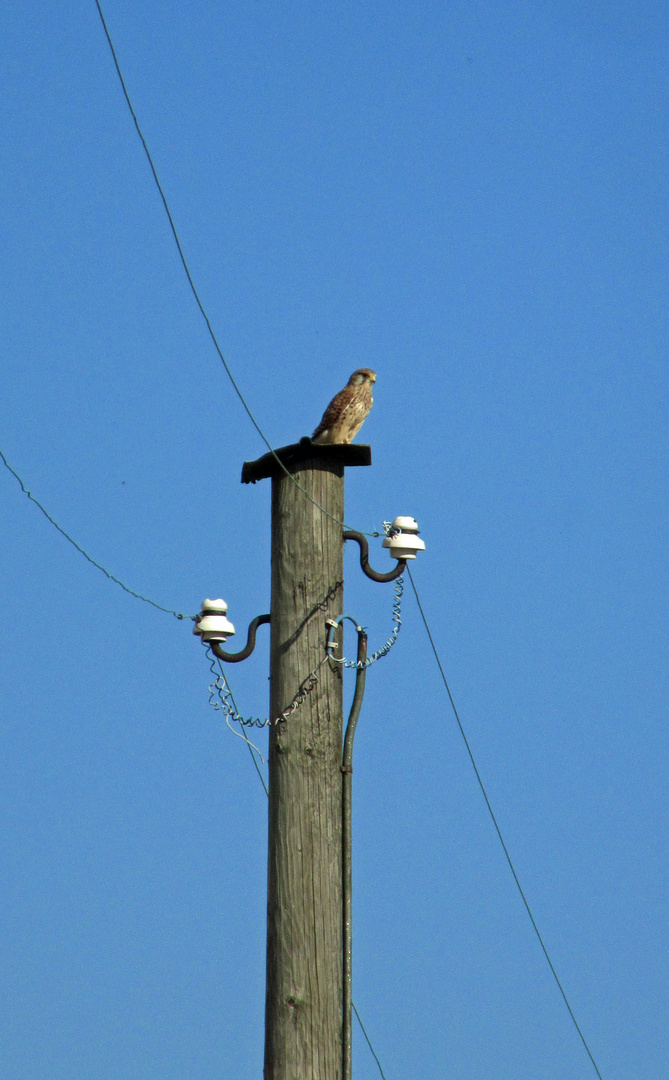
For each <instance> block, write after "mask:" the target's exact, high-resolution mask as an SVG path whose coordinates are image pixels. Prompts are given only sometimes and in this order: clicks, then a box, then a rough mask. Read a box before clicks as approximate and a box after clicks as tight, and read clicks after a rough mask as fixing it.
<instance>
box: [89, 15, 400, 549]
mask: <svg viewBox="0 0 669 1080" xmlns="http://www.w3.org/2000/svg"><path fill="white" fill-rule="evenodd" d="M95 6H96V7H97V9H98V14H99V16H100V21H101V22H102V27H103V29H104V32H105V37H106V38H107V44H108V45H109V49H110V52H111V54H112V59H113V61H114V67H115V68H116V74H117V75H118V78H119V82H120V84H121V89H122V90H123V95H124V97H125V100H126V104H127V106H128V109H129V110H130V115H131V116H132V119H133V123H134V125H135V128H136V130H137V134H138V135H139V138H140V141H141V143H142V146H143V147H144V153H145V154H146V158H147V161H148V163H149V166H150V168H151V173H152V175H153V179H154V181H155V184H156V187H157V188H158V193H159V195H160V198H161V200H162V204H163V207H164V209H165V213H166V214H167V220H168V221H169V224H170V229H171V230H172V236H173V237H174V242H175V244H176V246H177V251H178V252H179V258H180V259H181V264H182V266H183V268H184V271H185V273H186V277H187V278H188V284H189V285H190V289H191V292H192V294H193V296H194V297H195V303H196V304H197V306H198V308H199V310H200V314H201V315H202V318H203V319H204V321H205V324H206V327H207V330H208V331H209V337H210V338H211V340H212V342H213V345H214V348H215V350H216V352H217V353H218V357H219V359H220V361H221V363H222V364H223V367H224V369H225V373H226V375H227V376H228V378H229V380H230V382H231V383H232V386H233V389H234V391H235V393H236V394H237V397H238V398H239V400H240V401H241V403H242V405H243V406H244V409H245V410H246V413H247V415H248V418H249V420H250V421H251V423H252V424H253V426H254V428H255V429H256V431H257V432H258V434H259V435H260V438H261V439H262V441H263V442H264V443H265V446H266V447H267V449H268V450H269V452H270V454H272V456H273V457H274V458H275V460H276V461H277V463H278V464H279V466H280V467H281V469H282V470H283V472H284V473H285V474H286V476H288V477H290V479H291V480H292V482H293V483H294V484H295V487H296V488H298V489H299V490H300V491H301V492H302V494H303V495H306V497H307V499H308V500H309V502H310V503H312V504H313V505H314V506H315V507H316V508H317V509H318V510H320V511H321V513H322V514H325V516H326V517H328V518H330V520H331V521H335V522H336V523H337V525H342V526H343V527H344V528H345V529H346V528H348V526H347V525H346V524H345V523H344V522H343V521H340V520H339V518H337V517H335V515H334V514H331V513H330V512H329V510H326V509H325V507H323V506H321V505H320V503H317V502H316V500H315V499H313V498H312V497H311V495H310V494H309V492H308V491H307V490H306V488H304V487H302V485H301V484H300V483H299V482H298V481H297V480H296V479H295V477H294V476H293V474H292V473H291V472H290V471H289V469H287V468H286V466H285V465H284V463H283V462H282V461H281V459H280V457H279V455H278V454H277V453H276V451H275V449H274V447H273V446H272V445H271V443H270V442H269V439H268V438H267V437H266V435H265V433H264V432H263V430H262V428H261V427H260V424H259V423H258V421H257V420H256V418H255V416H254V415H253V413H252V412H251V409H250V407H249V405H248V404H247V402H246V399H245V398H244V395H243V394H242V392H241V390H240V389H239V386H238V385H237V382H236V381H235V378H234V376H233V374H232V371H231V370H230V367H229V366H228V363H227V361H226V359H225V357H224V355H223V350H222V349H221V346H220V345H219V343H218V338H217V337H216V334H215V333H214V328H213V326H212V325H211V321H210V319H209V316H208V315H207V312H206V311H205V308H204V304H203V303H202V300H201V299H200V295H199V293H198V291H197V288H196V286H195V282H194V281H193V277H192V275H191V272H190V269H189V267H188V263H187V262H186V256H185V255H184V250H183V247H182V246H181V241H180V239H179V234H178V232H177V229H176V225H175V224H174V218H173V217H172V214H171V211H170V208H169V205H168V203H167V198H166V197H165V192H164V191H163V188H162V185H161V183H160V180H159V178H158V173H157V171H156V167H155V165H154V163H153V158H152V157H151V153H150V151H149V147H148V145H147V142H146V139H145V138H144V135H143V133H142V129H141V127H140V126H139V120H138V119H137V114H136V112H135V110H134V108H133V105H132V101H131V100H130V94H129V93H128V88H127V86H126V84H125V80H124V78H123V74H122V72H121V66H120V64H119V61H118V57H117V55H116V50H115V48H114V44H113V42H112V39H111V35H110V33H109V28H108V26H107V23H106V21H105V17H104V15H103V13H102V8H101V7H100V2H99V0H95ZM364 535H365V536H378V535H379V534H378V533H365V534H364Z"/></svg>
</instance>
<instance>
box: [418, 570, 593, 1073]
mask: <svg viewBox="0 0 669 1080" xmlns="http://www.w3.org/2000/svg"><path fill="white" fill-rule="evenodd" d="M407 572H408V574H409V581H410V582H411V587H412V588H413V591H414V595H415V597H416V603H417V604H418V610H419V611H420V614H421V618H422V620H423V624H424V626H425V630H426V632H427V636H428V638H429V641H430V645H431V646H432V652H433V653H434V658H435V660H436V661H437V666H438V668H439V672H440V674H441V678H442V681H443V683H444V686H445V687H446V693H447V694H448V700H449V701H450V703H451V708H452V709H453V714H454V716H455V719H456V721H457V724H458V728H459V729H460V734H461V735H462V738H463V741H464V744H465V746H466V748H467V753H468V754H469V760H470V761H471V763H472V766H473V769H474V772H475V774H476V779H477V780H478V783H479V787H480V788H481V792H482V794H483V798H484V799H485V804H486V806H487V807H488V813H489V814H490V817H491V818H492V823H493V825H494V826H495V831H496V833H497V837H498V839H499V842H500V844H501V845H502V850H503V852H504V854H505V856H506V861H507V862H508V864H509V869H510V870H511V873H512V874H513V880H514V881H515V883H516V886H517V888H518V892H519V893H520V896H521V899H522V901H523V904H524V905H525V910H526V911H527V914H528V915H529V917H530V922H531V923H532V927H533V929H534V932H535V934H536V935H537V939H538V941H539V944H540V945H541V948H542V951H543V954H544V956H545V958H546V961H547V963H548V966H549V968H550V969H551V972H552V974H553V978H554V979H555V982H556V983H557V987H558V990H559V991H560V993H561V994H562V999H563V1001H564V1003H565V1005H566V1006H567V1009H568V1011H569V1015H570V1017H571V1019H572V1022H573V1024H574V1027H575V1028H576V1030H577V1032H578V1034H579V1036H580V1039H581V1042H582V1043H583V1046H584V1047H585V1050H586V1053H587V1055H588V1057H589V1058H590V1061H591V1062H592V1065H593V1068H594V1070H595V1072H596V1073H597V1076H598V1077H599V1080H603V1078H602V1074H601V1073H600V1071H599V1069H598V1067H597V1062H596V1061H595V1059H594V1057H593V1056H592V1052H591V1050H590V1047H589V1046H588V1044H587V1042H586V1041H585V1036H584V1035H583V1032H582V1031H581V1028H580V1027H579V1024H578V1021H577V1019H576V1017H575V1016H574V1013H573V1010H572V1007H571V1005H570V1004H569V1001H568V999H567V995H566V993H565V991H564V989H563V986H562V983H561V982H560V980H559V978H558V974H557V971H556V970H555V968H554V966H553V961H552V960H551V958H550V956H549V955H548V950H547V948H546V946H545V945H544V940H543V938H542V936H541V934H540V932H539V927H538V926H537V924H536V922H535V919H534V915H533V914H532V910H531V908H530V905H529V903H528V901H527V897H526V896H525V893H524V892H523V888H522V885H521V884H520V881H519V879H518V874H517V873H516V870H515V867H514V865H513V862H512V861H511V856H510V855H509V851H508V848H507V846H506V844H505V842H504V837H503V836H502V831H501V829H500V827H499V825H498V824H497V818H496V817H495V814H494V811H493V808H492V806H491V804H490V799H489V798H488V793H487V792H486V789H485V786H484V784H483V780H482V779H481V774H480V772H479V770H478V767H477V765H476V761H475V760H474V754H473V753H472V748H471V746H470V745H469V740H468V739H467V736H466V735H465V729H464V727H463V726H462V721H461V720H460V716H459V714H458V710H457V708H456V706H455V701H454V700H453V695H452V694H451V688H450V686H449V685H448V680H447V678H446V675H445V673H444V669H443V666H442V663H441V660H440V659H439V653H438V652H437V647H436V645H435V643H434V638H433V637H432V633H431V631H430V627H429V625H428V622H427V618H426V616H425V612H424V611H423V605H422V604H421V602H420V597H419V595H418V590H417V588H416V583H415V582H414V579H413V577H412V574H411V570H410V569H409V567H408V566H407Z"/></svg>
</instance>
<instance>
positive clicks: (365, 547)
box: [344, 529, 407, 581]
mask: <svg viewBox="0 0 669 1080" xmlns="http://www.w3.org/2000/svg"><path fill="white" fill-rule="evenodd" d="M344 540H355V542H356V544H359V545H360V566H361V567H362V571H363V573H365V574H367V577H368V578H371V579H372V581H395V578H398V577H401V575H402V574H403V573H404V571H405V570H406V565H407V564H406V560H405V559H400V560H399V561H398V563H397V566H396V567H395V569H394V570H390V571H389V572H388V573H387V574H379V572H378V570H372V568H371V566H370V565H369V544H368V543H367V538H366V537H365V536H363V535H362V533H359V532H356V531H355V530H354V529H349V530H348V531H347V532H345V533H344Z"/></svg>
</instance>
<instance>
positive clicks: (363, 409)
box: [311, 368, 376, 443]
mask: <svg viewBox="0 0 669 1080" xmlns="http://www.w3.org/2000/svg"><path fill="white" fill-rule="evenodd" d="M375 382H376V373H375V372H374V371H372V370H371V369H370V368H358V370H357V371H354V372H353V374H352V375H351V378H350V379H349V380H348V382H347V384H346V386H345V387H344V389H343V390H340V391H339V393H338V394H336V395H335V396H334V397H333V399H332V401H331V402H330V404H329V405H328V407H327V409H326V410H325V412H324V413H323V419H322V420H321V422H320V424H319V425H318V427H317V428H316V430H315V431H314V433H313V435H312V436H311V438H312V439H313V441H314V442H316V443H350V442H351V440H352V439H354V438H355V436H356V435H357V434H358V432H359V431H360V428H361V427H362V425H363V423H364V420H365V417H366V416H367V413H368V412H369V410H370V409H371V407H372V405H373V404H374V399H373V397H372V386H373V384H374V383H375Z"/></svg>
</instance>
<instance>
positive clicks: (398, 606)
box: [325, 522, 404, 669]
mask: <svg viewBox="0 0 669 1080" xmlns="http://www.w3.org/2000/svg"><path fill="white" fill-rule="evenodd" d="M384 524H385V522H384ZM403 592H404V579H403V578H401V577H398V578H397V581H396V582H395V598H394V600H393V622H394V623H395V625H394V626H393V630H392V633H391V635H390V637H389V638H388V640H387V641H386V643H385V645H381V647H380V648H379V649H377V650H376V652H373V653H372V654H371V656H368V657H367V658H366V659H365V660H347V659H346V657H343V656H342V657H337V656H334V655H333V650H334V649H336V648H337V642H336V641H335V640H334V635H335V631H336V630H337V627H338V626H339V624H340V623H341V622H342V621H343V620H344V619H349V620H350V621H351V622H352V623H353V624H354V625H355V628H356V630H362V627H361V626H359V625H358V623H357V622H356V620H355V619H353V618H351V616H350V615H340V616H339V618H338V619H332V620H331V621H330V622H329V631H328V640H327V644H326V646H325V647H326V649H327V650H328V652H329V654H330V658H331V659H332V660H334V661H335V663H337V664H341V665H342V667H346V668H356V669H360V668H365V669H366V668H368V667H371V665H372V664H374V663H375V662H376V661H377V660H380V659H381V657H382V656H387V655H388V653H389V652H390V650H391V649H392V647H393V645H394V644H395V642H396V641H397V635H398V634H399V632H400V629H401V626H402V593H403Z"/></svg>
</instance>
